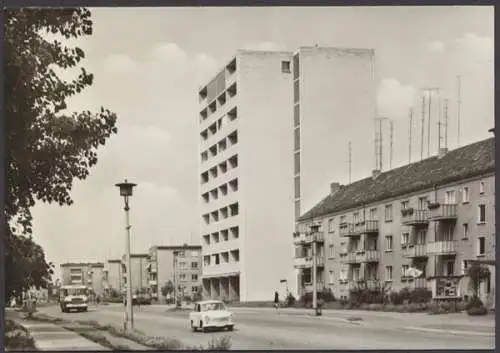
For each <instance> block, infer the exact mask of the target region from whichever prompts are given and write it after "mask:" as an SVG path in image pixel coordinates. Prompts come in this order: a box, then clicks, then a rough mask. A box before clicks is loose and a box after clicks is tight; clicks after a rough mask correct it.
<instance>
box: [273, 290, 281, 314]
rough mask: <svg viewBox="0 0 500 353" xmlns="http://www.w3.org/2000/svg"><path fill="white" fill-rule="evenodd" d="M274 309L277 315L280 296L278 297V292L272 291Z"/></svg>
mask: <svg viewBox="0 0 500 353" xmlns="http://www.w3.org/2000/svg"><path fill="white" fill-rule="evenodd" d="M274 308H275V309H276V312H278V313H279V308H280V295H279V293H278V291H274Z"/></svg>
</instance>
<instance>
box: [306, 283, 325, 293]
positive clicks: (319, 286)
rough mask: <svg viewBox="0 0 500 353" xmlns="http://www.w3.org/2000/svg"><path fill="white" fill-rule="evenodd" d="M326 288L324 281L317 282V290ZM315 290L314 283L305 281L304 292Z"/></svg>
mask: <svg viewBox="0 0 500 353" xmlns="http://www.w3.org/2000/svg"><path fill="white" fill-rule="evenodd" d="M325 289H326V286H325V283H324V282H323V281H318V282H316V290H317V291H318V292H321V291H323V290H325ZM312 291H313V285H312V283H304V292H306V293H312Z"/></svg>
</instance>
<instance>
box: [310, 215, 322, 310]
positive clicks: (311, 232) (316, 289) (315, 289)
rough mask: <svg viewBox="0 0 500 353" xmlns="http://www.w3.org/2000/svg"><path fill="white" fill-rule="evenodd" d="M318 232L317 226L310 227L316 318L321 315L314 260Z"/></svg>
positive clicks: (315, 259)
mask: <svg viewBox="0 0 500 353" xmlns="http://www.w3.org/2000/svg"><path fill="white" fill-rule="evenodd" d="M318 231H319V225H317V224H313V225H311V227H310V234H311V236H312V259H313V276H312V277H313V310H314V314H315V315H316V316H319V315H321V313H320V311H319V310H318V283H317V267H318V262H317V258H316V253H317V248H316V241H317V238H316V235H317V233H318Z"/></svg>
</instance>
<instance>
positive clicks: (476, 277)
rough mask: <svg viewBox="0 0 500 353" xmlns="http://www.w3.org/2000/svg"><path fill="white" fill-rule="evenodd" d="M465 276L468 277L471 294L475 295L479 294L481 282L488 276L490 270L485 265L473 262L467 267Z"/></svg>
mask: <svg viewBox="0 0 500 353" xmlns="http://www.w3.org/2000/svg"><path fill="white" fill-rule="evenodd" d="M467 276H468V277H469V286H470V288H471V290H472V296H473V297H477V296H478V295H479V289H480V287H481V282H483V281H484V280H486V279H487V278H488V277H489V276H490V270H489V269H488V268H487V267H484V266H480V265H478V264H473V265H472V266H471V267H469V268H468V269H467Z"/></svg>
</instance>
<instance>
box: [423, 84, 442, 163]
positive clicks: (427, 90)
mask: <svg viewBox="0 0 500 353" xmlns="http://www.w3.org/2000/svg"><path fill="white" fill-rule="evenodd" d="M423 90H424V91H426V92H429V112H428V114H429V120H428V121H427V157H430V155H431V107H432V92H433V91H437V92H439V88H436V87H431V88H424V89H423Z"/></svg>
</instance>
